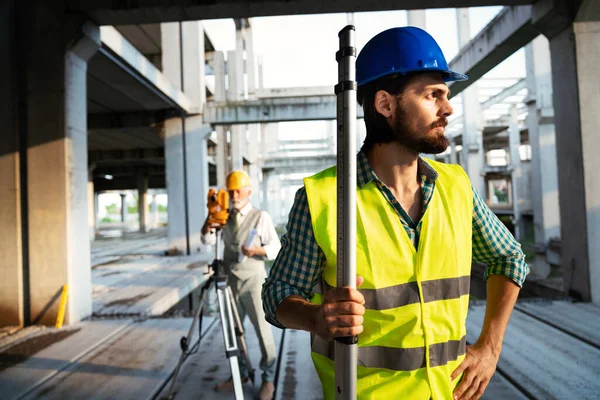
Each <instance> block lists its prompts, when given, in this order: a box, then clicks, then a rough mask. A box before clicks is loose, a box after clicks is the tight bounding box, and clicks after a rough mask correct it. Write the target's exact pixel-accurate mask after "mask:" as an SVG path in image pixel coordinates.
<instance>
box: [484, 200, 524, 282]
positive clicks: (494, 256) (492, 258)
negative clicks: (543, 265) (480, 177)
mask: <svg viewBox="0 0 600 400" xmlns="http://www.w3.org/2000/svg"><path fill="white" fill-rule="evenodd" d="M473 261H475V262H478V263H482V264H486V265H487V268H486V269H485V279H487V278H488V277H489V276H490V275H504V276H506V277H508V278H510V279H512V280H513V281H514V282H515V283H516V284H517V285H519V286H523V282H525V277H526V276H527V274H528V273H529V266H528V265H527V263H526V262H525V254H524V253H523V251H522V250H521V245H520V244H519V242H517V240H516V239H515V238H514V237H513V235H512V234H511V233H510V231H509V230H508V229H507V228H506V226H504V224H503V223H502V221H500V219H498V217H497V216H496V215H495V214H494V213H493V212H492V210H490V208H489V207H488V206H487V204H485V202H484V201H483V199H482V198H481V196H480V195H479V193H477V191H476V190H475V189H473Z"/></svg>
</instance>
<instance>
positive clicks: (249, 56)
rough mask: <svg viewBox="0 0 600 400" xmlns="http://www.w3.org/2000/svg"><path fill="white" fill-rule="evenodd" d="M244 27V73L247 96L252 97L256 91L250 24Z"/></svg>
mask: <svg viewBox="0 0 600 400" xmlns="http://www.w3.org/2000/svg"><path fill="white" fill-rule="evenodd" d="M247 21H248V26H247V27H246V28H245V29H244V47H245V49H246V74H247V83H248V97H254V95H255V93H256V67H255V61H256V60H255V58H254V39H253V37H252V25H251V24H250V21H249V20H247Z"/></svg>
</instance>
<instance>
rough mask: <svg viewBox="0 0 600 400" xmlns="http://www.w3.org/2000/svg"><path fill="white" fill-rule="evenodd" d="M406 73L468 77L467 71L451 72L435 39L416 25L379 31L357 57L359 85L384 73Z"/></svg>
mask: <svg viewBox="0 0 600 400" xmlns="http://www.w3.org/2000/svg"><path fill="white" fill-rule="evenodd" d="M407 72H441V73H443V76H444V81H446V82H450V81H464V80H467V79H468V77H467V76H466V75H465V74H461V73H458V72H454V71H451V70H450V68H448V63H447V62H446V58H444V54H443V53H442V49H440V46H438V44H437V42H436V41H435V39H433V37H431V35H430V34H429V33H427V32H425V31H424V30H423V29H420V28H417V27H414V26H406V27H401V28H392V29H388V30H386V31H383V32H381V33H379V34H377V35H376V36H375V37H373V38H372V39H371V40H369V41H368V42H367V44H366V45H365V47H363V49H362V50H361V52H360V54H359V55H358V57H357V58H356V81H357V84H358V86H361V85H364V84H366V83H369V82H373V81H374V80H376V79H378V78H381V77H382V76H386V75H390V74H398V73H400V74H406V73H407Z"/></svg>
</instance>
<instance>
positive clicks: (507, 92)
mask: <svg viewBox="0 0 600 400" xmlns="http://www.w3.org/2000/svg"><path fill="white" fill-rule="evenodd" d="M526 87H527V82H525V78H523V79H519V80H518V81H517V82H516V83H515V84H514V85H512V86H509V87H507V88H506V89H504V90H503V91H501V92H500V93H498V94H497V95H495V96H492V97H490V98H489V99H487V100H486V101H484V102H483V103H481V109H482V110H485V109H486V108H490V107H491V106H493V105H494V104H498V103H501V102H502V101H504V99H506V98H508V97H510V96H512V95H514V94H517V93H518V92H519V91H521V90H523V89H525V88H526Z"/></svg>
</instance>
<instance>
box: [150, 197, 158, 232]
mask: <svg viewBox="0 0 600 400" xmlns="http://www.w3.org/2000/svg"><path fill="white" fill-rule="evenodd" d="M157 196H158V194H157V193H156V192H155V193H154V194H153V195H152V201H151V202H150V228H151V229H156V228H158V201H157V200H156V197H157Z"/></svg>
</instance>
